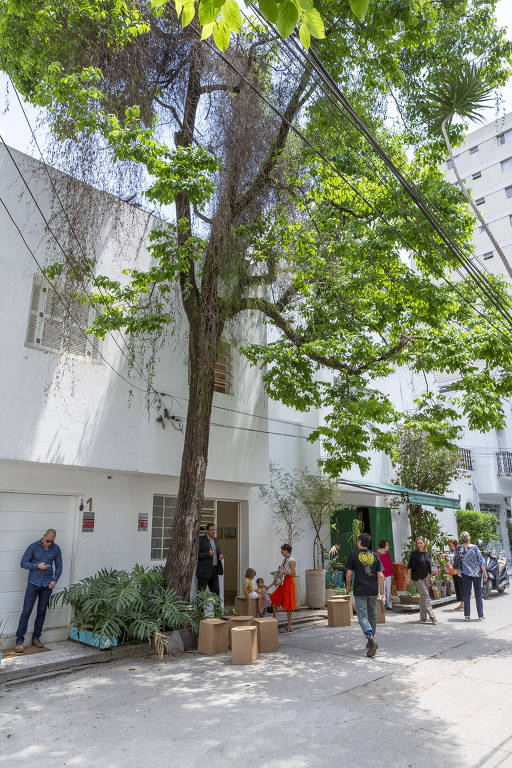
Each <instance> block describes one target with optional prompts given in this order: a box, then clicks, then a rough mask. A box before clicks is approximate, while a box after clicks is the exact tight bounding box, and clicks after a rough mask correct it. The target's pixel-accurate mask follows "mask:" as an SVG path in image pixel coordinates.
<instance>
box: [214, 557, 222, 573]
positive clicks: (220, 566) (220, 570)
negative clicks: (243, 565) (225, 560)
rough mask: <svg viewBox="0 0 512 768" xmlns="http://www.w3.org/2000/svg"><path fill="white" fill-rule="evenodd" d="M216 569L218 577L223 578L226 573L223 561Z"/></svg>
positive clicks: (218, 563)
mask: <svg viewBox="0 0 512 768" xmlns="http://www.w3.org/2000/svg"><path fill="white" fill-rule="evenodd" d="M215 567H216V569H217V576H222V575H223V573H224V566H223V565H222V560H219V561H218V562H217V565H216V566H215Z"/></svg>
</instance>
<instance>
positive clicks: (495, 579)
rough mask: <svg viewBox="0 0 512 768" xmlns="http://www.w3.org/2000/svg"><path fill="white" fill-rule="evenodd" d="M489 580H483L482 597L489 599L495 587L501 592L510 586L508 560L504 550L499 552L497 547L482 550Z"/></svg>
mask: <svg viewBox="0 0 512 768" xmlns="http://www.w3.org/2000/svg"><path fill="white" fill-rule="evenodd" d="M482 554H483V556H484V563H485V568H486V570H487V581H484V582H482V597H483V598H484V600H487V599H488V598H489V597H490V596H491V592H492V590H493V589H497V590H498V592H499V593H500V594H501V593H502V592H504V591H505V590H506V589H507V588H508V587H509V586H510V580H509V575H508V560H507V558H506V557H505V554H504V553H503V552H500V553H499V554H498V552H497V550H496V549H490V548H489V549H487V550H482Z"/></svg>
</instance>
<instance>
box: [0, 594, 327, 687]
mask: <svg viewBox="0 0 512 768" xmlns="http://www.w3.org/2000/svg"><path fill="white" fill-rule="evenodd" d="M326 617H327V611H324V610H312V609H309V608H304V609H301V610H299V611H295V612H294V614H293V623H294V626H297V627H299V626H301V627H303V626H310V625H311V624H312V623H315V622H317V621H322V620H323V619H325V618H326ZM228 618H229V615H228ZM277 620H278V623H279V627H280V628H281V627H284V626H286V623H287V620H286V611H278V612H277ZM188 635H189V633H188V632H187V633H186V636H184V638H183V639H184V644H183V647H182V649H181V651H180V649H179V647H175V648H173V649H172V651H174V653H175V654H178V655H179V653H180V652H181V653H183V652H185V651H186V650H190V649H191V648H192V647H193V642H192V639H191V638H190V637H188ZM48 648H49V649H50V650H49V651H45V652H43V653H33V654H30V655H28V654H25V655H24V654H20V655H19V656H12V657H10V658H8V659H6V658H4V657H2V662H1V664H0V686H1V685H2V684H3V685H7V684H9V685H14V684H17V683H20V682H25V681H27V680H32V679H34V678H39V679H41V678H43V677H45V678H46V677H56V676H57V675H62V674H66V673H68V672H72V671H75V670H76V669H77V668H78V667H89V666H91V665H93V664H105V663H107V662H110V661H118V660H119V659H126V658H131V659H137V658H139V659H140V658H143V657H145V656H151V655H152V650H151V649H150V648H149V646H148V645H147V644H146V643H137V644H130V645H120V646H118V647H116V648H109V649H107V650H104V651H100V650H98V649H97V648H91V647H90V646H87V645H82V643H77V642H75V641H73V640H63V641H60V642H55V643H49V644H48ZM172 651H171V649H170V652H172Z"/></svg>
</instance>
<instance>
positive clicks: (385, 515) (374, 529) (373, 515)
mask: <svg viewBox="0 0 512 768" xmlns="http://www.w3.org/2000/svg"><path fill="white" fill-rule="evenodd" d="M369 510H370V534H371V537H372V549H373V550H376V549H378V547H379V541H380V540H381V539H387V540H388V541H389V554H390V555H391V560H392V561H393V562H394V560H395V552H394V549H393V524H392V522H391V510H390V509H389V507H370V508H369Z"/></svg>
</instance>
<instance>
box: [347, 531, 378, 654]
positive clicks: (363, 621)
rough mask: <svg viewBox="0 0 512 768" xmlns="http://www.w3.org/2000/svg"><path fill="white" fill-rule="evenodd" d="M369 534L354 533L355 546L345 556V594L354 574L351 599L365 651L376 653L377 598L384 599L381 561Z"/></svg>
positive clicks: (348, 591)
mask: <svg viewBox="0 0 512 768" xmlns="http://www.w3.org/2000/svg"><path fill="white" fill-rule="evenodd" d="M370 544H371V538H370V535H369V534H368V533H360V534H359V536H358V537H357V550H356V552H352V554H351V555H349V558H348V560H347V574H346V579H347V594H350V590H351V588H352V574H353V575H354V602H355V604H356V612H357V619H358V621H359V626H360V627H361V629H362V630H363V633H364V635H365V637H366V639H367V642H366V655H367V656H369V657H370V658H371V657H372V656H375V654H376V652H377V648H378V647H379V644H378V643H377V641H376V639H375V633H376V632H377V598H378V597H379V595H380V599H381V600H385V595H384V576H383V573H382V563H381V561H380V558H379V556H378V555H377V553H376V552H372V551H371V549H370Z"/></svg>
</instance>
